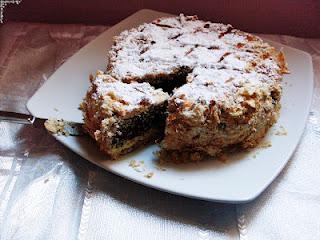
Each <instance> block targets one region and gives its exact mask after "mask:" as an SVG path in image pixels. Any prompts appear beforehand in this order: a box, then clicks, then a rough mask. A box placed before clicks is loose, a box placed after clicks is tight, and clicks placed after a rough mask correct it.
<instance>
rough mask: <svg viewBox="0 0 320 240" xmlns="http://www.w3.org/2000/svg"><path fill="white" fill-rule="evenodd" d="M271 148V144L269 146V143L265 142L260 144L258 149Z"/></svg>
mask: <svg viewBox="0 0 320 240" xmlns="http://www.w3.org/2000/svg"><path fill="white" fill-rule="evenodd" d="M271 146H272V144H271V142H270V141H265V142H262V143H260V144H259V146H258V147H259V148H268V147H271Z"/></svg>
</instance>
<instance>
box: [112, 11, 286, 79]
mask: <svg viewBox="0 0 320 240" xmlns="http://www.w3.org/2000/svg"><path fill="white" fill-rule="evenodd" d="M276 54H277V52H276V51H275V49H274V48H273V47H271V46H270V45H269V44H267V43H265V42H263V41H262V40H261V39H260V38H258V37H256V36H253V35H251V34H248V33H245V32H242V31H239V30H236V29H234V28H233V27H232V26H231V25H224V24H220V23H211V22H205V21H201V20H198V18H197V17H196V16H184V15H183V14H180V15H179V16H177V17H168V18H159V19H156V20H154V21H153V22H152V23H145V24H142V25H140V26H138V27H136V28H133V29H131V30H126V31H124V32H122V33H121V34H120V35H119V36H117V37H115V42H114V45H113V47H112V48H111V50H110V52H109V65H108V71H109V73H110V74H111V75H113V76H115V77H116V78H118V79H122V80H123V79H133V80H134V79H137V78H144V77H146V76H149V75H156V74H163V73H164V74H168V73H171V72H173V71H174V70H176V69H179V68H181V67H185V66H187V67H189V68H191V69H193V68H195V67H203V68H208V69H234V70H240V71H257V72H262V73H265V74H267V75H271V76H275V75H277V74H278V73H279V72H280V71H281V66H280V65H279V61H278V59H277V55H276Z"/></svg>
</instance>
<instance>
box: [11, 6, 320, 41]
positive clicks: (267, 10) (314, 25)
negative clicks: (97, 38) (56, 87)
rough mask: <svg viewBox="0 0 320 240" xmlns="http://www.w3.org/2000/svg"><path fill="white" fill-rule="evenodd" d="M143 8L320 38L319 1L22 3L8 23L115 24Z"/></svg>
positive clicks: (15, 8) (246, 28) (239, 26)
mask: <svg viewBox="0 0 320 240" xmlns="http://www.w3.org/2000/svg"><path fill="white" fill-rule="evenodd" d="M142 8H150V9H154V10H159V11H164V12H170V13H175V14H178V13H180V12H183V13H186V14H197V15H198V16H199V17H200V18H203V19H207V20H211V21H214V22H223V23H231V24H232V25H234V26H235V27H237V28H240V29H242V30H245V31H250V32H260V33H261V32H262V33H280V34H288V35H294V36H302V37H320V0H305V1H303V0H233V1H231V0H225V1H223V0H212V1H209V0H192V1H188V0H185V1H184V0H177V1H169V0H163V1H161V0H157V1H150V0H109V1H107V0H22V3H20V4H19V5H15V4H10V5H8V6H7V7H6V9H5V20H6V21H10V20H13V21H32V22H49V23H86V24H108V25H110V24H114V23H116V22H118V21H120V20H121V19H123V18H125V17H127V16H128V15H130V14H132V13H134V12H135V11H137V10H139V9H142Z"/></svg>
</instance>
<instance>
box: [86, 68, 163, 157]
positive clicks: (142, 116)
mask: <svg viewBox="0 0 320 240" xmlns="http://www.w3.org/2000/svg"><path fill="white" fill-rule="evenodd" d="M90 80H91V87H90V89H89V90H88V92H87V94H86V97H85V99H84V101H83V102H82V104H81V106H80V108H81V109H82V111H83V112H84V122H85V124H84V128H85V130H86V131H87V132H88V133H89V134H90V136H91V137H92V138H93V139H95V140H96V141H97V143H98V144H99V146H100V149H101V150H102V151H103V152H105V153H106V154H107V155H109V156H110V157H111V158H112V159H116V158H119V156H120V155H123V154H125V153H128V152H130V151H132V150H133V149H136V148H138V147H139V146H142V145H145V144H147V143H149V142H151V141H153V140H156V139H157V138H159V137H161V136H162V134H163V131H164V126H165V112H166V107H167V99H168V97H169V96H168V94H167V93H165V92H163V91H162V90H160V89H154V87H152V86H151V85H150V84H149V83H131V84H127V83H123V82H121V81H118V80H116V79H114V78H113V77H111V76H110V75H107V74H104V73H103V72H102V71H97V73H96V75H95V76H91V78H90Z"/></svg>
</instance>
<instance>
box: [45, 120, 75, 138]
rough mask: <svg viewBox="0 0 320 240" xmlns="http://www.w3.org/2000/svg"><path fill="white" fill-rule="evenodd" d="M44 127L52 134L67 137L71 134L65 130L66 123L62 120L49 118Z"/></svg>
mask: <svg viewBox="0 0 320 240" xmlns="http://www.w3.org/2000/svg"><path fill="white" fill-rule="evenodd" d="M44 126H45V128H46V129H47V130H48V131H49V132H51V133H55V134H58V135H65V136H68V135H69V132H67V131H66V130H65V128H64V127H65V122H64V121H63V120H62V119H61V120H58V119H56V118H49V119H48V120H47V121H45V122H44Z"/></svg>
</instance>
